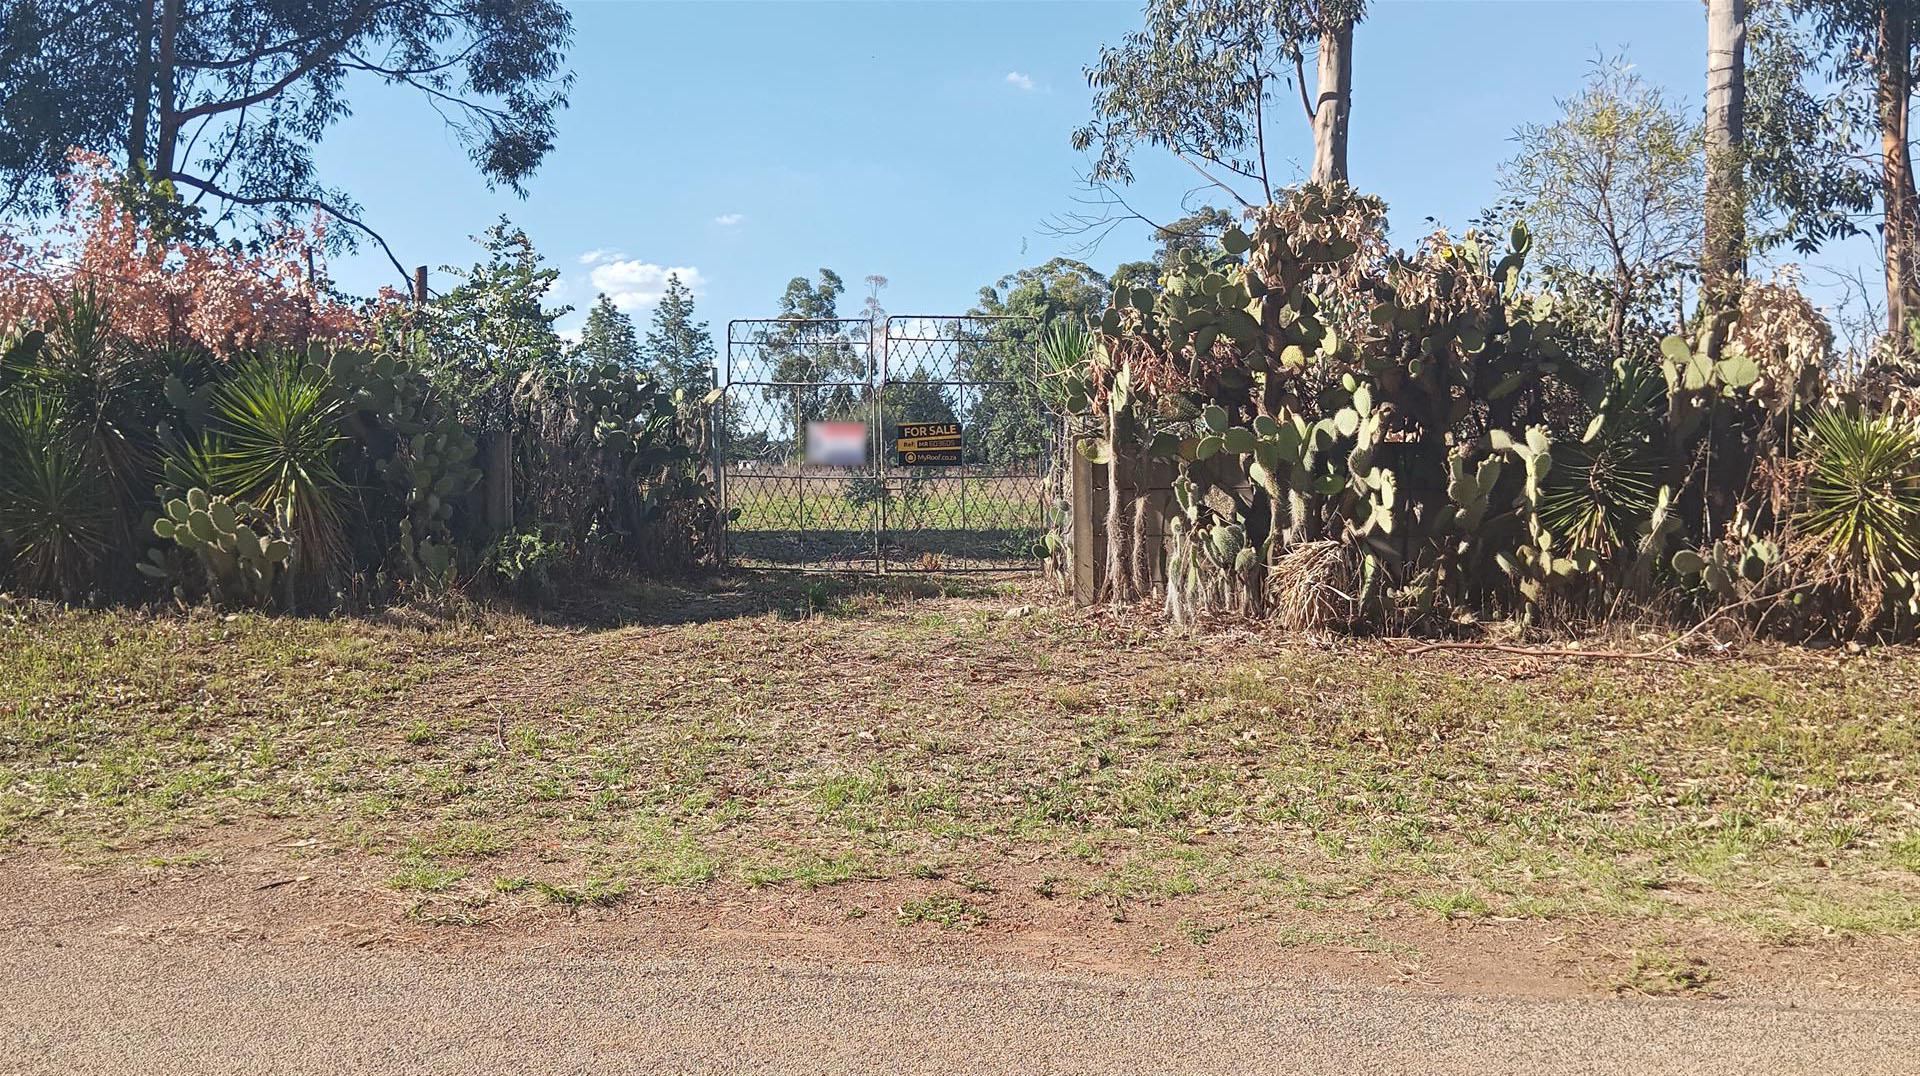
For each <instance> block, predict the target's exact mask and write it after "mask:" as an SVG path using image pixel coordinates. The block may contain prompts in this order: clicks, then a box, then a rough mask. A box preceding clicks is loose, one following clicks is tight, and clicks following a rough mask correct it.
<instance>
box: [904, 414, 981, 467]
mask: <svg viewBox="0 0 1920 1076" xmlns="http://www.w3.org/2000/svg"><path fill="white" fill-rule="evenodd" d="M965 447H966V439H965V437H964V436H963V435H962V434H961V432H960V424H959V423H958V422H903V423H901V424H900V428H899V429H898V430H897V431H895V432H894V437H893V458H894V462H895V463H896V464H898V465H899V466H901V467H958V466H959V465H960V455H961V452H962V450H963V449H964V448H965Z"/></svg>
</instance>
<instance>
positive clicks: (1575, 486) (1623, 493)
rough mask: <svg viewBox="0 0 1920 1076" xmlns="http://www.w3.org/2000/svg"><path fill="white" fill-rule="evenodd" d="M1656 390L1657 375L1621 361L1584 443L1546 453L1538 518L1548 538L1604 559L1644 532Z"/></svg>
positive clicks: (1653, 483)
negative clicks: (1548, 456) (1549, 465)
mask: <svg viewBox="0 0 1920 1076" xmlns="http://www.w3.org/2000/svg"><path fill="white" fill-rule="evenodd" d="M1664 391H1665V388H1664V385H1663V383H1662V380H1661V377H1660V374H1659V372H1658V371H1657V370H1654V369H1652V368H1651V367H1649V366H1647V365H1646V364H1645V363H1638V362H1634V361H1632V360H1622V361H1621V362H1620V363H1619V364H1617V365H1616V366H1615V368H1614V372H1613V377H1612V379H1611V381H1610V382H1609V383H1608V385H1607V391H1606V395H1605V397H1604V398H1603V399H1602V401H1601V404H1600V408H1599V413H1598V414H1597V415H1596V416H1595V417H1594V419H1593V422H1592V424H1591V425H1589V426H1588V428H1587V434H1586V437H1585V439H1583V440H1582V441H1581V442H1580V443H1579V444H1576V445H1566V446H1556V447H1555V448H1554V451H1553V466H1552V469H1551V470H1550V471H1549V472H1548V473H1547V482H1546V488H1545V489H1544V490H1543V491H1542V493H1541V497H1540V520H1541V522H1542V523H1544V524H1545V525H1546V527H1547V530H1548V531H1550V532H1551V533H1552V534H1553V535H1554V536H1555V538H1557V539H1560V540H1562V541H1564V542H1565V543H1566V544H1567V545H1568V546H1569V547H1570V548H1582V547H1584V548H1587V549H1591V550H1593V551H1594V552H1596V553H1599V554H1601V555H1603V556H1606V555H1610V554H1612V553H1614V552H1615V551H1617V550H1619V549H1621V548H1622V547H1623V546H1626V545H1629V544H1631V543H1632V542H1633V541H1634V539H1635V536H1636V535H1637V534H1638V533H1639V532H1640V530H1641V529H1642V528H1643V527H1645V526H1646V523H1647V520H1648V519H1649V518H1650V517H1651V516H1652V515H1653V512H1654V509H1655V507H1656V505H1657V504H1658V502H1659V498H1660V486H1661V476H1662V474H1663V472H1664V470H1665V461H1664V460H1663V459H1662V457H1661V454H1660V452H1659V450H1658V449H1657V448H1656V447H1655V446H1656V444H1657V443H1658V441H1657V435H1658V433H1659V431H1660V419H1661V415H1662V413H1663V405H1662V403H1661V396H1662V394H1663V393H1664Z"/></svg>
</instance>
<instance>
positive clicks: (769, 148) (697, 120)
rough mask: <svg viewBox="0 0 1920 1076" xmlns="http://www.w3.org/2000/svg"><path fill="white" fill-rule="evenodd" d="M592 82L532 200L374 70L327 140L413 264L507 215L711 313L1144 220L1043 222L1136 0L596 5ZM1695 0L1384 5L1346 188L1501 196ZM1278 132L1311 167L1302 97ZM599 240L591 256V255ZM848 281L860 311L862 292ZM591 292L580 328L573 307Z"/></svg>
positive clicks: (1057, 247)
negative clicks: (1605, 59)
mask: <svg viewBox="0 0 1920 1076" xmlns="http://www.w3.org/2000/svg"><path fill="white" fill-rule="evenodd" d="M574 12H575V25H576V29H577V32H578V41H577V44H576V47H575V49H574V51H573V54H572V66H573V68H574V70H575V71H576V72H577V74H578V82H577V84H576V85H575V88H574V90H573V93H572V107H571V108H570V109H569V110H568V111H567V112H566V113H565V115H564V117H563V119H562V121H561V125H560V134H559V141H558V147H557V149H556V150H555V152H554V154H553V155H552V156H551V157H550V158H549V159H548V161H547V163H546V164H545V166H544V167H543V168H542V169H541V171H540V173H539V174H538V175H537V176H535V177H534V178H533V180H532V181H531V182H530V184H529V196H528V197H527V198H526V199H525V200H521V199H519V198H516V197H514V196H513V195H512V194H511V193H509V192H505V191H500V192H489V191H488V190H487V189H486V186H485V184H484V183H483V182H482V181H481V180H480V179H479V178H478V176H477V175H476V174H475V173H474V172H473V170H472V169H471V167H469V165H468V164H467V161H466V159H465V157H464V154H463V153H462V152H461V150H460V149H459V147H458V146H457V145H456V144H455V143H454V141H453V139H452V136H451V135H449V134H446V133H444V132H443V131H442V130H441V129H440V128H439V127H438V126H437V119H436V117H435V116H434V114H433V113H432V112H431V111H430V110H428V109H427V108H426V106H425V105H424V104H421V103H420V102H418V101H417V100H416V99H414V98H411V97H408V96H406V95H404V94H402V93H398V92H392V91H386V90H383V89H378V88H369V89H368V90H365V91H362V93H361V94H360V95H359V96H358V98H357V99H356V101H355V104H356V108H357V114H356V115H355V116H354V117H353V118H351V119H350V120H348V121H346V122H345V123H343V124H342V125H340V126H339V127H338V128H336V130H335V131H334V132H333V133H332V134H331V135H330V137H329V139H328V141H327V143H326V144H325V146H324V147H323V150H322V154H321V162H320V163H321V167H322V170H323V174H325V175H326V176H327V177H328V179H329V181H331V182H335V183H338V184H340V185H342V186H344V187H346V188H347V189H348V190H350V191H352V192H353V193H354V194H356V195H357V196H358V197H359V199H360V200H361V202H362V204H363V207H364V208H365V210H366V214H367V219H369V220H370V221H371V222H373V223H375V225H376V226H377V227H380V228H382V229H383V230H384V231H385V232H386V234H387V237H388V239H389V240H390V241H391V242H392V243H393V245H394V246H395V248H396V250H397V251H398V252H399V254H400V256H401V257H402V258H403V259H404V260H406V261H407V263H408V264H428V265H431V266H434V267H435V268H436V276H435V280H436V285H439V284H444V283H445V279H446V278H445V277H444V275H441V274H438V273H437V267H438V266H440V265H442V264H445V263H454V264H467V263H470V262H471V261H473V260H474V257H475V254H476V252H477V248H475V247H474V246H473V245H472V243H471V242H470V241H469V240H468V238H467V237H468V236H470V235H472V234H474V233H476V232H478V231H480V230H481V229H482V228H484V227H486V225H487V224H488V223H489V222H490V221H491V220H492V219H493V218H494V217H495V216H497V215H498V214H500V213H502V212H504V213H507V214H508V215H510V216H511V217H512V218H513V219H514V221H515V222H517V223H519V224H520V225H521V226H523V227H525V228H526V229H527V231H528V232H529V233H530V234H531V235H532V237H533V239H534V241H535V243H536V245H537V246H538V247H539V248H540V250H541V251H542V252H543V253H545V254H546V255H547V257H548V258H549V259H550V260H551V261H552V262H553V263H554V264H555V265H556V266H557V267H559V268H561V269H562V270H564V271H565V273H566V276H565V278H564V281H563V286H562V289H561V294H560V295H559V296H558V298H559V299H560V300H561V301H565V302H569V303H572V304H574V305H575V306H576V307H580V308H582V309H584V307H585V305H586V304H587V303H589V302H591V301H592V298H593V295H594V293H595V291H596V290H606V291H609V292H613V293H616V294H617V295H619V296H620V297H621V300H622V302H623V303H625V304H627V305H628V307H629V309H630V310H631V312H632V313H634V314H635V316H636V318H637V319H638V320H640V321H641V322H642V323H643V324H644V321H645V318H646V317H647V316H648V315H649V313H650V306H649V305H648V304H649V303H650V301H651V300H652V298H654V297H656V296H657V294H658V288H659V283H660V279H661V278H662V277H663V275H664V273H663V270H666V269H674V268H677V269H681V270H683V271H684V272H686V274H687V275H688V276H689V277H690V278H691V279H692V281H693V283H694V285H695V290H696V296H697V300H698V306H699V308H700V311H701V313H702V315H703V316H704V317H706V318H708V319H709V320H710V321H712V322H713V325H714V328H715V330H716V332H723V331H724V329H723V326H724V323H725V322H726V321H727V319H729V318H737V317H755V316H769V315H771V314H772V313H774V312H775V302H776V300H777V299H778V297H779V294H780V292H781V290H782V289H783V288H784V286H785V284H786V281H787V280H788V279H790V278H791V277H793V276H795V275H801V274H807V275H810V274H812V273H813V271H814V270H815V269H817V268H818V267H820V266H828V267H831V268H833V269H834V270H836V271H837V272H839V273H840V274H841V275H842V276H843V277H845V278H846V279H847V281H848V282H849V284H850V285H852V286H855V287H857V286H858V282H859V281H860V280H861V278H863V277H864V276H866V275H867V274H870V273H878V274H882V275H885V276H886V277H887V278H889V280H890V281H891V285H890V286H889V287H888V288H887V290H886V291H885V292H884V293H883V294H882V302H883V304H884V305H885V306H886V308H887V309H888V310H891V311H894V312H898V313H948V312H954V313H958V312H961V311H964V310H965V309H966V308H968V307H969V306H971V305H972V303H973V301H974V297H975V295H976V294H977V292H978V289H979V288H980V287H981V286H982V285H983V284H987V283H990V282H991V281H993V280H995V279H996V278H998V277H1000V276H1001V275H1003V274H1005V273H1008V272H1011V271H1013V270H1015V269H1018V268H1020V267H1022V266H1026V265H1033V264H1038V263H1040V262H1042V261H1045V260H1046V259H1047V258H1049V257H1052V256H1054V255H1056V254H1068V255H1072V256H1077V257H1082V258H1084V259H1085V260H1087V261H1088V262H1090V263H1091V264H1093V265H1094V266H1095V267H1096V268H1100V269H1102V270H1106V269H1110V268H1111V267H1112V266H1113V265H1115V264H1117V263H1119V262H1121V261H1125V260H1128V259H1131V258H1137V257H1141V256H1143V255H1144V254H1145V253H1146V251H1147V250H1148V249H1149V247H1150V244H1149V241H1148V237H1147V233H1146V229H1145V228H1144V227H1140V226H1131V227H1124V228H1122V229H1121V230H1119V231H1117V232H1115V233H1114V234H1113V235H1111V236H1110V237H1109V238H1107V239H1106V240H1105V241H1104V242H1102V243H1101V245H1100V246H1099V248H1098V249H1097V250H1094V251H1091V252H1084V251H1080V250H1077V249H1076V248H1077V247H1078V246H1079V245H1080V243H1081V242H1082V241H1081V240H1076V239H1063V238H1060V237H1058V236H1055V235H1050V234H1049V233H1048V231H1047V229H1046V223H1047V222H1048V221H1049V220H1050V219H1054V218H1057V217H1058V216H1059V215H1060V214H1062V213H1065V212H1069V211H1072V210H1074V209H1075V208H1076V202H1075V195H1076V194H1077V193H1080V192H1081V189H1080V188H1079V187H1078V186H1077V182H1076V177H1077V176H1078V175H1079V174H1081V173H1082V172H1083V171H1084V170H1085V167H1086V162H1085V160H1084V159H1083V157H1082V155H1080V154H1078V153H1076V152H1074V150H1073V149H1072V148H1071V147H1070V146H1069V144H1068V136H1069V134H1070V132H1071V131H1072V129H1073V128H1074V127H1075V126H1076V125H1078V124H1079V123H1081V122H1083V121H1084V120H1085V118H1086V116H1087V110H1088V100H1089V94H1088V91H1087V88H1086V83H1085V80H1084V77H1083V75H1082V69H1083V68H1084V66H1085V65H1086V64H1087V63H1089V62H1090V61H1091V60H1092V59H1093V58H1094V57H1095V56H1096V54H1097V52H1098V49H1099V46H1100V44H1101V43H1102V42H1110V41H1116V40H1118V39H1119V38H1120V37H1121V36H1122V35H1123V34H1124V33H1126V32H1127V31H1128V30H1129V29H1131V28H1133V27H1134V26H1136V25H1137V24H1138V21H1139V5H1138V4H1137V3H1134V2H1121V3H1069V2H1051V3H988V2H962V3H915V2H893V3H878V2H870V3H816V2H788V3H730V2H709V3H640V2H612V0H604V2H597V3H582V4H577V5H575V6H574ZM1704 38H1705V26H1704V15H1703V12H1702V8H1701V5H1700V3H1699V2H1698V0H1641V2H1629V0H1602V2H1578V0H1565V2H1562V0H1507V2H1487V0H1419V2H1416V0H1402V2H1395V0H1375V3H1374V5H1373V12H1372V15H1371V17H1370V18H1369V19H1368V21H1367V22H1366V23H1364V24H1363V25H1362V26H1361V27H1360V28H1359V30H1358V32H1357V35H1356V43H1355V64H1354V66H1355V74H1354V84H1355V94H1354V111H1353V126H1352V141H1351V150H1350V153H1351V158H1350V159H1351V168H1352V173H1353V179H1354V182H1355V183H1356V184H1357V185H1359V186H1360V187H1362V188H1364V189H1367V190H1370V191H1373V192H1375V193H1378V194H1380V195H1382V196H1384V197H1385V198H1386V199H1387V201H1388V204H1389V205H1390V206H1391V207H1392V214H1393V217H1392V219H1393V223H1394V226H1395V234H1396V238H1397V239H1399V240H1401V241H1411V240H1412V239H1414V238H1416V237H1417V236H1418V235H1419V234H1420V233H1421V232H1422V231H1424V230H1425V228H1426V223H1425V218H1427V217H1429V216H1431V217H1436V218H1438V219H1439V220H1441V221H1442V222H1444V223H1448V224H1451V225H1455V226H1460V225H1463V224H1464V223H1465V222H1466V220H1467V219H1468V218H1469V217H1471V216H1472V215H1473V214H1474V213H1475V212H1476V211H1477V210H1478V209H1480V208H1482V207H1483V206H1485V205H1486V204H1488V203H1489V202H1491V201H1492V200H1493V199H1494V195H1495V174H1496V170H1497V168H1498V165H1499V164H1500V162H1501V161H1503V160H1505V159H1506V158H1507V157H1508V156H1510V155H1511V153H1512V145H1511V143H1510V141H1509V139H1510V138H1511V135H1512V131H1513V129H1514V127H1515V126H1516V125H1519V124H1523V123H1529V122H1540V121H1545V120H1549V119H1551V118H1552V117H1553V115H1554V113H1555V104H1554V99H1555V97H1556V96H1566V95H1569V94H1571V93H1572V92H1573V91H1575V90H1576V89H1577V88H1578V86H1579V84H1580V82H1581V80H1582V79H1583V78H1584V77H1585V74H1586V71H1587V68H1588V66H1589V64H1590V63H1591V62H1592V61H1593V59H1594V58H1595V57H1596V56H1597V55H1598V54H1599V53H1600V52H1602V51H1605V52H1607V53H1615V52H1620V51H1625V52H1626V53H1627V54H1628V55H1629V56H1630V57H1631V59H1632V60H1633V61H1634V62H1635V63H1636V64H1637V65H1638V66H1639V68H1640V70H1641V71H1642V73H1643V74H1644V75H1645V76H1646V77H1647V78H1648V79H1650V80H1651V81H1654V82H1656V83H1658V84H1661V85H1664V86H1667V87H1669V88H1670V89H1672V90H1673V91H1675V92H1676V93H1683V94H1685V95H1686V96H1687V98H1688V99H1692V100H1697V99H1698V95H1699V93H1700V92H1701V85H1702V83H1703V82H1704V70H1705V40H1704ZM1280 115H1282V116H1283V117H1285V118H1286V119H1287V120H1289V121H1294V122H1290V123H1289V124H1288V125H1287V126H1285V127H1283V129H1282V132H1281V135H1280V137H1278V138H1277V139H1274V143H1275V145H1274V149H1273V155H1274V158H1275V160H1276V163H1278V164H1279V165H1280V171H1281V173H1282V174H1283V175H1285V174H1287V173H1288V172H1289V170H1292V171H1295V172H1297V171H1298V170H1300V169H1302V168H1303V167H1304V162H1305V161H1306V160H1307V158H1308V157H1309V155H1310V139H1309V136H1308V132H1307V129H1306V125H1305V123H1304V121H1299V120H1298V119H1297V118H1298V115H1299V113H1298V110H1297V109H1296V110H1294V111H1293V112H1292V113H1287V112H1284V111H1282V112H1281V113H1280ZM1138 171H1139V179H1138V181H1137V182H1136V183H1135V184H1134V189H1133V190H1131V191H1129V192H1128V198H1129V200H1130V201H1131V202H1132V203H1133V204H1134V205H1135V206H1136V207H1137V208H1139V209H1140V210H1141V211H1142V212H1145V213H1148V214H1149V215H1152V216H1157V217H1160V218H1162V219H1165V218H1171V217H1173V216H1177V215H1178V214H1179V212H1180V209H1181V206H1182V205H1183V203H1186V202H1190V201H1192V200H1193V195H1192V188H1193V185H1194V179H1195V177H1194V176H1193V174H1192V173H1191V172H1189V171H1187V170H1186V169H1185V167H1184V166H1181V165H1179V164H1177V163H1174V162H1170V161H1167V160H1162V159H1158V158H1155V157H1154V156H1153V155H1152V154H1151V153H1150V152H1149V153H1147V154H1146V156H1144V157H1143V159H1142V162H1141V166H1140V167H1139V168H1138ZM595 252H598V258H597V260H594V261H593V262H592V264H588V263H587V262H585V261H583V259H590V258H593V256H594V254H595ZM334 268H335V275H336V277H337V278H338V279H339V280H340V282H341V283H342V284H343V285H345V286H346V287H348V288H349V289H352V290H367V291H371V290H372V289H373V288H375V287H377V286H379V285H380V284H383V283H389V282H391V281H392V279H393V273H392V269H391V267H390V266H389V265H387V264H386V263H385V261H384V259H383V258H381V257H379V256H378V254H377V253H373V254H367V253H363V254H361V255H359V256H356V257H354V258H351V259H348V260H346V261H343V262H341V263H338V264H336V265H335V267H334ZM859 305H860V304H859V300H858V298H850V299H849V300H847V301H845V302H843V304H842V311H843V313H847V314H852V313H855V312H857V310H858V307H859ZM580 316H581V315H580V313H579V312H576V313H575V314H574V315H573V316H572V318H570V319H569V320H568V321H566V322H563V323H562V324H563V325H572V324H574V323H577V321H578V320H579V317H580Z"/></svg>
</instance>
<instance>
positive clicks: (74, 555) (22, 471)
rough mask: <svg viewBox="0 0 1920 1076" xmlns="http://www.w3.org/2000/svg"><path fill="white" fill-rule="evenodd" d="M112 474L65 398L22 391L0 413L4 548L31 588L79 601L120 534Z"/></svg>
mask: <svg viewBox="0 0 1920 1076" xmlns="http://www.w3.org/2000/svg"><path fill="white" fill-rule="evenodd" d="M104 478H105V475H104V473H103V472H102V470H101V468H100V467H99V465H98V464H97V463H96V462H95V461H94V459H93V457H92V455H91V453H89V452H88V451H87V448H86V443H85V438H84V436H83V433H82V431H81V430H80V429H78V428H77V427H76V425H75V424H74V423H73V422H72V421H71V419H70V417H69V415H68V414H67V412H66V409H65V407H64V406H63V405H62V404H61V402H60V401H59V399H58V397H55V396H53V395H51V394H48V393H43V392H39V391H36V390H31V389H28V390H17V391H15V392H13V393H11V394H9V396H8V397H7V399H6V401H5V406H4V407H0V543H4V545H5V546H6V547H7V551H8V552H9V553H10V554H11V556H12V559H13V569H14V572H15V574H16V576H17V577H18V579H19V580H20V582H21V583H22V584H23V585H24V586H26V587H27V588H28V589H29V590H33V591H38V592H42V593H57V594H60V595H62V596H63V597H73V596H75V595H77V594H78V593H79V592H80V590H81V589H83V588H84V587H85V585H86V584H87V582H88V581H89V580H90V579H91V578H93V576H94V574H95V569H96V568H97V567H98V565H99V563H100V561H101V558H102V557H103V556H104V555H105V554H106V552H107V548H108V545H109V543H110V541H111V535H112V532H113V503H112V500H111V499H110V497H109V495H108V490H107V487H106V483H105V482H104Z"/></svg>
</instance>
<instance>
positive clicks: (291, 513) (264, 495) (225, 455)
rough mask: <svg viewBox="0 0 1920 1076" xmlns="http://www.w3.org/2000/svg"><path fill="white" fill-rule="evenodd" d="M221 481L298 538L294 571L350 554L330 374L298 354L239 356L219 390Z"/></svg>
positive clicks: (215, 413)
mask: <svg viewBox="0 0 1920 1076" xmlns="http://www.w3.org/2000/svg"><path fill="white" fill-rule="evenodd" d="M209 410H210V415H209V426H210V429H209V433H210V434H211V436H212V438H214V439H215V440H214V443H216V444H217V445H218V447H217V448H216V449H214V455H213V461H214V466H213V470H214V472H215V475H216V476H217V479H218V481H217V483H216V487H217V488H218V489H219V490H220V491H221V492H223V493H226V494H228V495H230V496H233V497H236V498H239V499H241V500H243V501H245V502H247V503H249V504H251V505H252V506H253V507H254V508H255V509H257V510H259V511H260V512H261V513H262V514H264V515H265V516H266V517H267V518H268V520H269V521H270V522H271V523H272V525H273V526H274V527H275V528H276V529H278V530H279V531H280V532H281V533H283V534H285V535H287V536H288V537H290V538H292V539H293V546H294V550H295V554H294V557H295V564H294V570H295V573H296V574H309V573H317V574H318V575H319V576H321V577H325V576H328V575H331V574H332V573H334V571H335V570H336V569H338V568H339V566H340V563H341V561H342V559H343V558H344V555H345V549H346V545H345V540H344V537H343V535H342V533H341V527H340V512H339V503H338V502H339V498H340V497H341V495H342V494H343V493H344V492H345V490H346V483H345V482H344V481H343V480H342V479H341V477H340V473H339V470H338V469H337V467H336V457H337V455H338V453H339V451H340V448H341V445H342V443H343V442H344V441H345V440H346V437H345V435H344V434H343V433H342V432H341V431H340V418H341V415H342V412H343V410H344V404H343V403H342V401H341V399H340V398H339V396H338V394H336V393H335V392H334V391H333V386H332V383H331V379H330V378H329V377H328V376H327V374H326V372H325V371H324V370H322V369H320V368H319V367H317V366H313V365H310V364H308V363H307V362H306V360H305V357H304V356H301V355H299V354H296V353H271V354H262V355H251V356H246V357H243V358H241V359H238V360H236V361H235V362H234V364H233V366H232V368H231V369H230V371H229V372H228V373H227V375H226V376H225V377H224V378H223V379H222V380H221V381H220V383H219V384H218V385H217V386H216V387H215V389H214V391H213V399H212V405H211V407H210V409H209Z"/></svg>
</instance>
